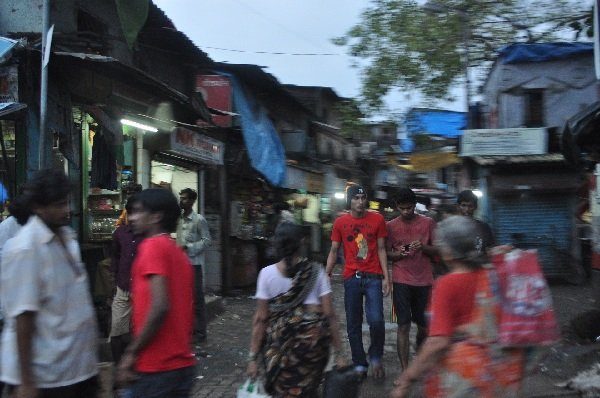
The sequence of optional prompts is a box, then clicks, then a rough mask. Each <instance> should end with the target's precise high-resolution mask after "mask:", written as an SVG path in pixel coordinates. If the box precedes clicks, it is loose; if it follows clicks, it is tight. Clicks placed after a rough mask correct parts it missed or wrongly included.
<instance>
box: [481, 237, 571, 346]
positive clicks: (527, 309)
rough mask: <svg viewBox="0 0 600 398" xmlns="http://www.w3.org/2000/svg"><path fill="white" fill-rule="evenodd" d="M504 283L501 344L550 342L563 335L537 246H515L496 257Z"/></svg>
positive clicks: (523, 344)
mask: <svg viewBox="0 0 600 398" xmlns="http://www.w3.org/2000/svg"><path fill="white" fill-rule="evenodd" d="M492 263H493V264H494V266H495V268H496V270H497V273H498V278H499V283H500V294H501V311H500V321H499V325H498V338H499V342H500V344H502V345H504V346H507V347H526V346H536V345H549V344H552V343H554V342H556V341H557V340H558V339H559V336H560V334H559V331H558V325H557V323H556V317H555V314H554V309H553V308H552V296H551V294H550V289H549V288H548V284H547V283H546V279H545V278H544V275H543V274H542V270H541V267H540V264H539V261H538V256H537V251H536V250H518V249H515V250H511V251H509V252H506V253H499V254H496V255H494V256H493V257H492Z"/></svg>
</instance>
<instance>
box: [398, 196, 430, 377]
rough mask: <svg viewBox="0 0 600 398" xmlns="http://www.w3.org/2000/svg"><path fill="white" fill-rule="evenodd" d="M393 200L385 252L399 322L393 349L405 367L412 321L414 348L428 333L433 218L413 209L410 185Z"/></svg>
mask: <svg viewBox="0 0 600 398" xmlns="http://www.w3.org/2000/svg"><path fill="white" fill-rule="evenodd" d="M395 201H396V207H397V209H398V210H399V211H400V216H399V217H396V218H394V219H393V220H391V221H388V223H387V231H388V239H387V250H388V252H387V254H388V258H389V259H390V260H391V261H392V281H393V284H394V289H393V293H392V301H393V303H394V309H395V311H396V318H397V322H398V331H397V337H396V350H397V352H398V358H399V359H400V365H401V366H402V369H403V370H404V369H406V368H407V367H408V357H409V332H410V325H411V322H414V323H415V324H416V325H417V348H418V347H419V346H420V345H421V343H422V342H423V340H424V339H425V337H427V322H426V319H425V310H426V308H427V304H428V302H429V296H430V294H431V285H432V283H433V272H432V266H431V257H432V256H434V255H435V253H436V250H435V248H434V247H433V245H432V240H433V230H434V228H435V222H434V221H433V220H432V219H431V218H429V217H425V216H422V215H420V214H416V213H415V206H416V204H417V197H416V196H415V193H414V192H413V191H412V190H411V189H409V188H402V189H400V190H399V191H398V195H397V197H396V199H395Z"/></svg>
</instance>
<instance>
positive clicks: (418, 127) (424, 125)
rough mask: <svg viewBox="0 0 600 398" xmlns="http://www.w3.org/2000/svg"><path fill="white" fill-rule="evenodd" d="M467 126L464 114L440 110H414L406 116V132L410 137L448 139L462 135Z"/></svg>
mask: <svg viewBox="0 0 600 398" xmlns="http://www.w3.org/2000/svg"><path fill="white" fill-rule="evenodd" d="M466 124H467V119H466V114H465V113H464V112H454V111H445V110H438V109H413V110H411V111H410V112H408V114H407V115H406V130H407V132H408V134H409V135H411V136H412V135H414V134H430V135H439V136H442V137H446V138H456V137H459V136H461V135H462V129H464V128H465V126H466Z"/></svg>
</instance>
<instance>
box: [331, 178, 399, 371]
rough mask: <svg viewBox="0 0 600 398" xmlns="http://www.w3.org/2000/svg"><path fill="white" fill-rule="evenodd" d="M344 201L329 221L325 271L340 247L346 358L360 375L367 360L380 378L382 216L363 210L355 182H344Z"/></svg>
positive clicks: (384, 277)
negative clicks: (366, 338)
mask: <svg viewBox="0 0 600 398" xmlns="http://www.w3.org/2000/svg"><path fill="white" fill-rule="evenodd" d="M346 200H347V205H348V206H349V207H350V213H347V214H344V215H343V216H341V217H339V218H337V219H336V220H335V222H334V224H333V230H332V232H331V241H332V243H331V249H330V251H329V255H328V256H327V267H326V269H325V270H326V272H327V274H328V275H329V276H331V273H332V272H333V267H335V263H336V258H337V254H338V250H339V248H340V246H342V245H343V248H344V260H345V267H344V273H343V277H344V305H345V309H346V324H347V330H348V340H349V342H350V350H351V351H352V362H353V363H354V366H355V369H356V371H357V372H359V373H361V374H362V375H366V373H367V369H368V367H369V364H370V365H371V366H372V369H373V371H372V373H373V377H374V378H376V379H380V378H383V377H384V375H385V373H384V369H383V364H382V362H381V360H382V357H383V345H384V342H385V322H384V318H383V296H387V295H388V293H389V289H390V283H389V276H388V272H387V257H386V251H385V237H386V236H387V231H386V228H385V220H384V219H383V216H382V215H381V214H379V213H376V212H372V211H369V210H367V208H366V205H367V194H366V192H365V190H364V189H363V188H362V187H361V186H359V185H352V186H350V187H349V188H348V190H347V192H346ZM363 300H364V301H365V308H364V310H365V313H366V317H367V323H368V324H369V330H370V334H371V346H370V347H369V360H368V361H367V356H366V354H365V350H364V346H363V342H362V321H363Z"/></svg>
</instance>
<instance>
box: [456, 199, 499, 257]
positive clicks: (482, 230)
mask: <svg viewBox="0 0 600 398" xmlns="http://www.w3.org/2000/svg"><path fill="white" fill-rule="evenodd" d="M456 203H457V204H458V211H459V213H460V214H461V215H463V216H465V217H470V218H472V219H473V221H475V223H476V224H477V230H478V233H477V236H476V238H475V239H476V240H477V250H479V252H480V253H483V252H485V251H486V250H488V249H489V248H491V247H492V246H494V245H495V244H496V242H495V239H494V234H493V232H492V229H491V228H490V226H489V225H488V224H487V223H485V222H483V221H480V220H478V219H476V218H475V217H474V214H475V210H477V196H475V194H474V193H473V191H470V190H468V189H467V190H464V191H462V192H461V193H459V194H458V197H457V199H456Z"/></svg>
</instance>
